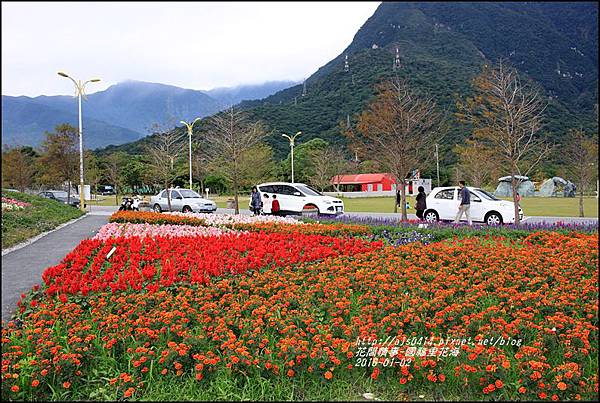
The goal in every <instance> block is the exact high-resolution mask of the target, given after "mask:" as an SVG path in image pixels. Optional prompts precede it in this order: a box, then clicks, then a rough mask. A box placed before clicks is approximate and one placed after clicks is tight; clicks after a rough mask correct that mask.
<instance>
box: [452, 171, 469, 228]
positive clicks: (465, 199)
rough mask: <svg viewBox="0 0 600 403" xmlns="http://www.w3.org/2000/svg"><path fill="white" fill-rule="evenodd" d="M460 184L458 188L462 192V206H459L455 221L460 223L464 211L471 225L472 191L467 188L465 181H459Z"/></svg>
mask: <svg viewBox="0 0 600 403" xmlns="http://www.w3.org/2000/svg"><path fill="white" fill-rule="evenodd" d="M458 186H459V187H460V189H459V190H458V191H459V192H460V193H459V195H460V197H459V198H460V206H458V213H456V219H455V220H454V223H455V224H458V222H459V221H460V219H461V217H462V215H463V213H464V214H465V216H466V217H467V223H468V224H469V225H471V192H469V189H467V186H466V184H465V181H458Z"/></svg>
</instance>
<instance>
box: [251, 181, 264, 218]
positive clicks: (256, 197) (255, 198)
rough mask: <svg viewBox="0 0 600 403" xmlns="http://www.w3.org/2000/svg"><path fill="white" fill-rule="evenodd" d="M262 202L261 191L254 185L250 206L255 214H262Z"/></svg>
mask: <svg viewBox="0 0 600 403" xmlns="http://www.w3.org/2000/svg"><path fill="white" fill-rule="evenodd" d="M261 204H262V200H261V199H260V192H259V191H258V189H257V188H256V186H254V187H252V195H251V200H250V208H251V209H252V213H254V215H259V214H260V207H261Z"/></svg>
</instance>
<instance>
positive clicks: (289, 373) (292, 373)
mask: <svg viewBox="0 0 600 403" xmlns="http://www.w3.org/2000/svg"><path fill="white" fill-rule="evenodd" d="M287 376H289V377H290V378H291V377H292V376H294V370H293V369H290V370H288V372H287Z"/></svg>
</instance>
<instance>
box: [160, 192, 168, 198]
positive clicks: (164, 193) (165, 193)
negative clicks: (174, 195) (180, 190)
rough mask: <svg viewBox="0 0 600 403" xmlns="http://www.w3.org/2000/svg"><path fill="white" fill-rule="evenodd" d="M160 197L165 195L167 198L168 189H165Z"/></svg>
mask: <svg viewBox="0 0 600 403" xmlns="http://www.w3.org/2000/svg"><path fill="white" fill-rule="evenodd" d="M159 197H164V198H165V199H166V198H167V191H166V190H163V191H162V193H161V194H160V196H159Z"/></svg>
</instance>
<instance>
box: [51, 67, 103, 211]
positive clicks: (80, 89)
mask: <svg viewBox="0 0 600 403" xmlns="http://www.w3.org/2000/svg"><path fill="white" fill-rule="evenodd" d="M58 75H59V76H61V77H65V78H68V79H69V80H71V81H73V84H75V95H76V96H77V98H78V102H79V208H80V209H81V211H85V202H84V198H83V186H84V185H83V127H82V125H81V97H82V96H83V97H85V86H86V84H87V83H97V82H98V81H100V79H99V78H92V79H91V80H87V81H85V82H83V83H82V82H81V80H77V81H75V80H74V79H73V78H72V77H70V76H69V75H68V74H67V73H65V72H62V71H59V72H58Z"/></svg>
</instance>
